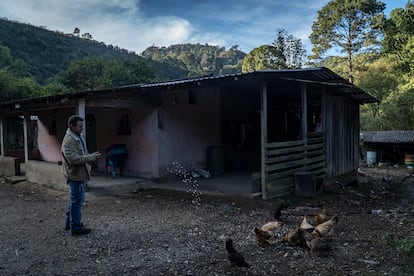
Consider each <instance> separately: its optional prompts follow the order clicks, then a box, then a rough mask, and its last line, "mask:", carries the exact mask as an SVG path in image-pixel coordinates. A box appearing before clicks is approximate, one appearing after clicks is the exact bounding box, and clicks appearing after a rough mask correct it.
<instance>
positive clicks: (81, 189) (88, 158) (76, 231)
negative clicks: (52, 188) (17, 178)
mask: <svg viewBox="0 0 414 276" xmlns="http://www.w3.org/2000/svg"><path fill="white" fill-rule="evenodd" d="M83 121H84V120H83V118H82V117H80V116H79V115H73V116H70V117H69V119H68V129H67V130H66V134H65V137H64V138H63V141H62V148H61V152H62V162H63V164H62V172H63V175H64V176H65V178H66V181H67V184H68V185H69V206H68V210H67V212H66V228H65V229H66V230H71V234H72V236H80V235H85V234H89V233H90V232H91V230H90V229H88V228H85V227H84V226H83V223H82V211H81V209H82V204H83V201H84V198H85V184H86V181H87V180H89V177H90V169H91V166H90V164H89V163H90V162H92V161H95V160H96V159H99V158H100V157H101V154H100V153H99V152H94V153H91V154H89V153H88V150H87V149H86V144H85V141H84V140H83V138H82V136H81V133H82V130H83Z"/></svg>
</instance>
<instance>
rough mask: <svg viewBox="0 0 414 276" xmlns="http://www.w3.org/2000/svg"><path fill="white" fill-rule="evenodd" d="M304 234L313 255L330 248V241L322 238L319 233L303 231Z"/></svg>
mask: <svg viewBox="0 0 414 276" xmlns="http://www.w3.org/2000/svg"><path fill="white" fill-rule="evenodd" d="M302 234H303V238H304V240H305V242H306V245H307V246H308V248H309V249H310V251H311V254H312V255H314V254H315V253H319V252H321V251H325V250H329V249H330V246H329V244H328V242H327V241H325V240H324V239H322V238H320V237H319V236H318V234H316V233H309V232H306V231H303V232H302Z"/></svg>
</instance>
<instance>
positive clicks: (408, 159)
mask: <svg viewBox="0 0 414 276" xmlns="http://www.w3.org/2000/svg"><path fill="white" fill-rule="evenodd" d="M404 165H406V166H413V165H414V154H409V153H406V154H404Z"/></svg>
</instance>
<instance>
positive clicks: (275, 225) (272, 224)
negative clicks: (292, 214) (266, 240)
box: [260, 221, 282, 232]
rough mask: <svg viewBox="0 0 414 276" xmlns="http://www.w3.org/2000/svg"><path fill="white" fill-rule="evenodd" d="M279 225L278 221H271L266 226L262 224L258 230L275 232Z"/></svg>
mask: <svg viewBox="0 0 414 276" xmlns="http://www.w3.org/2000/svg"><path fill="white" fill-rule="evenodd" d="M281 224H282V223H281V222H279V221H271V222H268V223H266V224H263V226H262V227H260V229H261V230H263V231H267V232H272V231H274V230H276V229H277V228H279V227H280V225H281Z"/></svg>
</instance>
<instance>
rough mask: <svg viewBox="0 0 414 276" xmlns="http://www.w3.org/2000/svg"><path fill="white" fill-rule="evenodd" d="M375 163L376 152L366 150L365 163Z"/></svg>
mask: <svg viewBox="0 0 414 276" xmlns="http://www.w3.org/2000/svg"><path fill="white" fill-rule="evenodd" d="M376 163H377V152H376V151H367V165H375V164H376Z"/></svg>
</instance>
